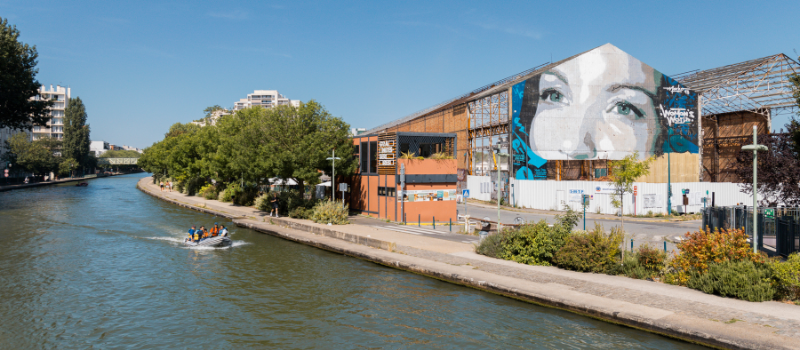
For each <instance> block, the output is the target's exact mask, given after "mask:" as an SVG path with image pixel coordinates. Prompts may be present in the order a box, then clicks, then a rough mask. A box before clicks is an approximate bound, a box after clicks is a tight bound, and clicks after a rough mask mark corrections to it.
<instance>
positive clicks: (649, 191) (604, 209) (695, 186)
mask: <svg viewBox="0 0 800 350" xmlns="http://www.w3.org/2000/svg"><path fill="white" fill-rule="evenodd" d="M469 178H470V180H469V181H474V183H475V185H474V186H475V187H473V184H472V182H470V183H469V188H470V192H474V190H472V189H473V188H477V183H479V182H488V181H490V180H489V179H488V176H470V177H469ZM472 178H475V179H474V180H473V179H472ZM511 186H512V195H511V204H512V205H515V206H518V207H522V208H532V209H540V210H563V209H564V205H568V206H569V207H570V208H572V209H574V210H583V208H582V206H581V203H580V196H581V195H582V194H589V195H591V196H592V200H591V202H590V205H589V207H587V208H586V211H587V212H592V213H604V214H614V213H616V212H617V209H616V208H614V207H613V205H611V200H612V194H611V193H609V192H610V191H609V188H610V187H611V184H609V183H607V182H598V181H536V180H516V179H511ZM634 186H636V196H635V199H634V195H633V194H625V197H624V198H623V203H624V205H623V209H624V212H625V214H634V213H635V214H639V215H643V214H647V212H649V211H652V212H653V213H666V212H667V184H665V183H642V182H637V183H634ZM671 187H672V201H671V203H670V204H671V206H672V210H676V211H684V210H685V211H686V212H690V213H691V212H698V211H700V209H702V208H703V202H702V197H708V198H709V201H708V203H707V205H711V196H712V193H713V194H714V196H715V204H716V205H717V206H730V205H736V204H738V203H744V204H749V203H752V202H753V197H752V195H749V194H746V193H743V192H741V190H740V187H739V184H735V183H712V182H677V183H672V184H671ZM684 189H688V190H689V194H688V196H687V197H688V200H689V205H687V206H685V207H684V205H683V190H684ZM706 193H707V194H706ZM473 197H474V198H478V197H477V196H475V195H473ZM488 197H489V196H488V194H486V195H485V198H486V199H482V198H478V199H481V200H488Z"/></svg>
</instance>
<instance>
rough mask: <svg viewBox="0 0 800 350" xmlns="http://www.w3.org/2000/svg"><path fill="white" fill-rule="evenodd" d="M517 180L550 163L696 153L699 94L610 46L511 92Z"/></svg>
mask: <svg viewBox="0 0 800 350" xmlns="http://www.w3.org/2000/svg"><path fill="white" fill-rule="evenodd" d="M511 92H512V94H511V100H512V101H511V105H512V113H511V148H512V150H513V157H512V165H513V169H512V171H513V172H514V177H515V178H517V179H528V180H543V179H546V178H547V167H546V164H547V162H548V161H551V160H593V159H602V160H619V159H622V158H624V157H625V156H628V155H630V154H631V153H633V152H638V153H639V156H640V157H641V158H642V159H643V158H646V157H650V156H653V155H656V156H658V155H662V154H664V153H671V152H677V153H682V152H689V153H697V152H698V150H699V147H698V120H697V117H698V115H699V112H698V103H697V101H698V97H697V93H696V92H694V91H692V90H690V89H688V88H687V87H685V86H683V85H681V84H680V83H678V82H677V81H675V80H674V79H672V78H670V77H668V76H665V75H663V74H662V73H661V72H659V71H657V70H655V69H653V68H652V67H650V66H648V65H646V64H644V63H642V62H641V61H639V60H637V59H636V58H634V57H632V56H630V55H628V54H627V53H625V52H623V51H621V50H619V49H618V48H616V47H614V46H613V45H610V44H607V45H604V46H601V47H598V48H596V49H594V50H591V51H588V52H586V53H584V54H581V55H579V56H576V57H574V58H572V59H569V60H567V61H564V62H562V63H560V64H558V65H556V66H554V67H549V68H548V69H547V70H545V71H543V72H541V73H540V74H537V75H534V76H533V77H530V78H528V79H527V80H525V81H522V82H519V83H517V84H515V85H514V86H512V88H511Z"/></svg>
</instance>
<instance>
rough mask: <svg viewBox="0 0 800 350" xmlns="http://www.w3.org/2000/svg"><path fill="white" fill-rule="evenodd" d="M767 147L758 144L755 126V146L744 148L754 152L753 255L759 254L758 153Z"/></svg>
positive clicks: (754, 127)
mask: <svg viewBox="0 0 800 350" xmlns="http://www.w3.org/2000/svg"><path fill="white" fill-rule="evenodd" d="M766 150H767V146H764V145H759V144H758V126H757V125H753V144H752V145H745V146H742V151H753V253H754V254H757V253H758V151H766Z"/></svg>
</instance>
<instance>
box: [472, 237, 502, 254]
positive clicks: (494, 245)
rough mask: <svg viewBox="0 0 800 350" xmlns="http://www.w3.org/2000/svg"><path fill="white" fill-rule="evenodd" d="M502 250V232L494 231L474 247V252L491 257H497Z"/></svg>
mask: <svg viewBox="0 0 800 350" xmlns="http://www.w3.org/2000/svg"><path fill="white" fill-rule="evenodd" d="M502 250H503V234H502V233H496V234H493V235H489V236H488V237H486V238H484V239H483V241H481V243H480V244H479V245H478V246H477V247H476V248H475V252H476V253H478V254H481V255H486V256H489V257H492V258H499V257H500V256H499V254H500V252H502Z"/></svg>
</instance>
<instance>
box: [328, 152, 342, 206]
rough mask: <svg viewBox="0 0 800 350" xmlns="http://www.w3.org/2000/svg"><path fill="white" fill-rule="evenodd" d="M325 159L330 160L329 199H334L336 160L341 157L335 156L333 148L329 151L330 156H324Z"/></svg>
mask: <svg viewBox="0 0 800 350" xmlns="http://www.w3.org/2000/svg"><path fill="white" fill-rule="evenodd" d="M326 159H327V160H330V161H331V170H332V171H331V200H332V201H335V200H336V186H335V185H336V160H337V159H342V158H339V157H337V156H336V149H335V148H334V149H333V150H332V151H331V156H330V157H328V158H326ZM342 204H344V199H343V200H342Z"/></svg>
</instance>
